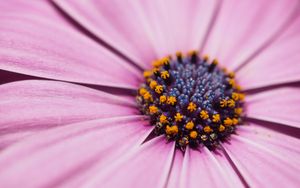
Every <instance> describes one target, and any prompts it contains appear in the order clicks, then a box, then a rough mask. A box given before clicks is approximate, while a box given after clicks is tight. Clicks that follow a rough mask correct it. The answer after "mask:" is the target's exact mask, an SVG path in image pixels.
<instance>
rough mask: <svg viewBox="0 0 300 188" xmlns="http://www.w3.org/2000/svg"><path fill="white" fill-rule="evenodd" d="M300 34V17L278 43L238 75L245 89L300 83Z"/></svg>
mask: <svg viewBox="0 0 300 188" xmlns="http://www.w3.org/2000/svg"><path fill="white" fill-rule="evenodd" d="M299 32H300V16H298V18H297V21H296V22H295V23H294V24H293V25H292V27H291V28H289V30H287V32H286V33H285V34H284V35H283V36H282V37H280V39H279V40H278V41H276V42H275V43H274V44H273V45H271V46H270V47H268V49H267V50H265V51H264V52H263V53H261V54H260V55H258V56H257V57H256V58H254V59H253V60H252V61H251V63H248V64H247V65H245V66H244V67H243V68H242V69H240V70H239V71H238V72H237V73H236V76H237V79H238V81H239V84H240V85H242V86H243V89H246V90H247V89H255V88H260V87H266V86H271V85H278V84H284V83H290V82H296V81H300V63H298V62H299V61H300V55H299V43H300V35H299ZM266 75H267V76H266Z"/></svg>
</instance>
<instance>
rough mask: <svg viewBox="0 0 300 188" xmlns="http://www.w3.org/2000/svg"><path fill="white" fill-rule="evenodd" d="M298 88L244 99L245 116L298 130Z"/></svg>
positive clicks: (282, 89) (268, 92) (299, 101)
mask: <svg viewBox="0 0 300 188" xmlns="http://www.w3.org/2000/svg"><path fill="white" fill-rule="evenodd" d="M299 93H300V88H292V87H285V88H279V89H273V90H270V91H266V92H262V93H258V94H255V95H250V96H247V97H246V104H247V109H246V116H247V117H251V118H255V119H259V120H265V121H270V122H274V123H280V124H284V125H289V126H292V127H297V128H300V119H299V113H300V106H299V104H300V95H299Z"/></svg>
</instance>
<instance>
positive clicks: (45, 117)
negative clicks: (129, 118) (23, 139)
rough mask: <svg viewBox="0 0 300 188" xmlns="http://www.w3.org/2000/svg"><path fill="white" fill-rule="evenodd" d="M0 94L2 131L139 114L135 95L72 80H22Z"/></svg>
mask: <svg viewBox="0 0 300 188" xmlns="http://www.w3.org/2000/svg"><path fill="white" fill-rule="evenodd" d="M0 93H1V95H0V134H8V133H13V132H18V131H21V130H28V131H30V130H39V129H45V128H50V127H53V126H60V125H66V124H69V123H74V122H79V121H86V120H91V119H98V118H106V117H114V116H124V115H132V114H137V113H138V112H137V109H136V107H135V102H134V99H133V98H132V99H131V100H125V99H123V98H122V97H117V96H114V95H111V94H107V93H104V92H101V91H98V90H94V89H90V88H87V87H83V86H79V85H74V84H69V83H62V82H55V81H34V80H30V81H19V82H13V83H9V84H4V85H2V86H1V87H0Z"/></svg>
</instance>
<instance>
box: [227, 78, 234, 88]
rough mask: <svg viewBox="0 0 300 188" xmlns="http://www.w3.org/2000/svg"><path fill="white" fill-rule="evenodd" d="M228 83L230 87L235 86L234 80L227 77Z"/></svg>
mask: <svg viewBox="0 0 300 188" xmlns="http://www.w3.org/2000/svg"><path fill="white" fill-rule="evenodd" d="M228 83H229V85H230V86H231V87H235V81H234V79H229V80H228Z"/></svg>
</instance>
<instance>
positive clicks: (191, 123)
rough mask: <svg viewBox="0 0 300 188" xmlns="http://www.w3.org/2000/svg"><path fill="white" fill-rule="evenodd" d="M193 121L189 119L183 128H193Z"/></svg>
mask: <svg viewBox="0 0 300 188" xmlns="http://www.w3.org/2000/svg"><path fill="white" fill-rule="evenodd" d="M194 126H195V125H194V123H193V122H192V121H189V122H188V123H187V124H186V125H185V128H186V129H188V130H192V129H193V128H194Z"/></svg>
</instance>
